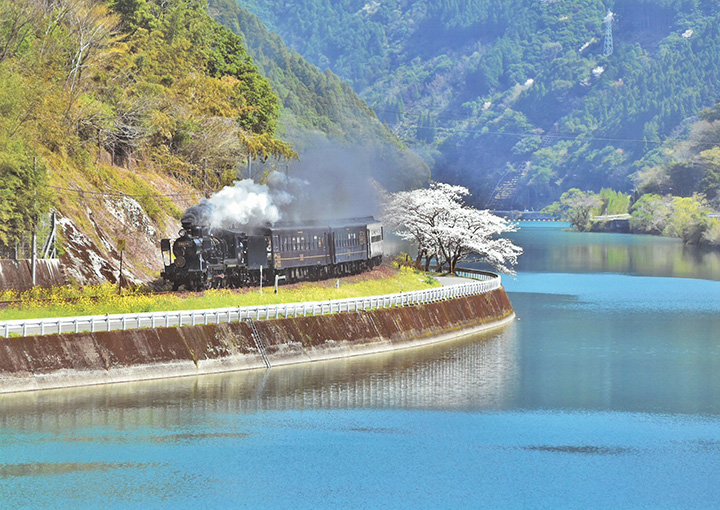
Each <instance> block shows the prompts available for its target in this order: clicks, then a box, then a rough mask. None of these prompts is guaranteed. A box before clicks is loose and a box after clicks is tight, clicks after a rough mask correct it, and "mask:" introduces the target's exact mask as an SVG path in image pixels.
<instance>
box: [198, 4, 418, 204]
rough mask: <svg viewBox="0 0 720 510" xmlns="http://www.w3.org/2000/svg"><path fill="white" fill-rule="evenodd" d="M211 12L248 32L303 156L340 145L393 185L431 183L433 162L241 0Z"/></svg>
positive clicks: (288, 133)
mask: <svg viewBox="0 0 720 510" xmlns="http://www.w3.org/2000/svg"><path fill="white" fill-rule="evenodd" d="M209 13H210V14H211V15H212V16H213V17H214V18H215V19H216V20H217V21H219V22H220V23H222V24H223V25H225V26H227V27H229V28H231V29H232V30H233V31H234V32H235V33H237V34H240V35H242V36H243V38H244V40H245V42H246V45H247V48H248V52H249V53H250V54H251V55H252V57H253V60H254V62H255V63H256V64H257V66H258V68H259V69H260V72H261V73H262V74H263V76H266V77H267V78H268V80H270V82H271V83H272V87H273V90H274V91H275V93H276V94H277V95H278V97H279V98H280V100H281V102H282V105H283V110H282V113H281V116H280V125H281V130H282V132H283V136H284V137H285V138H286V139H287V140H288V141H290V142H291V143H292V145H293V147H295V149H296V150H297V151H298V153H299V154H300V159H301V160H302V159H303V153H304V152H305V151H306V150H314V151H318V152H322V149H321V148H318V147H326V148H328V149H329V152H335V151H333V148H336V149H339V151H338V152H337V154H345V155H346V158H347V159H362V160H365V162H364V163H363V165H365V166H366V167H367V168H365V169H359V171H369V172H370V173H372V175H373V177H374V178H375V179H377V180H378V181H380V182H381V183H382V184H383V185H385V186H387V187H389V188H390V189H393V190H398V189H407V188H411V187H416V186H420V185H422V184H425V183H427V181H428V179H429V174H430V171H429V168H428V166H427V164H426V163H424V162H423V161H422V160H421V159H419V158H418V157H417V156H415V155H414V153H413V152H411V151H408V150H407V148H406V147H405V146H404V145H402V144H401V143H400V142H399V140H398V139H397V137H396V136H395V135H394V134H393V133H392V132H391V131H390V130H389V129H388V128H387V126H385V125H384V124H382V123H381V122H380V121H379V120H378V119H377V117H376V115H375V112H374V111H373V110H371V109H370V108H368V106H367V104H366V103H365V101H363V100H362V99H360V98H359V97H358V96H357V94H356V93H355V92H354V91H353V90H352V89H351V88H350V86H349V85H348V84H347V83H346V82H344V81H342V80H341V79H340V78H338V77H337V76H336V75H335V74H334V73H332V72H331V71H329V70H325V71H324V72H321V71H320V70H318V68H317V67H316V66H314V65H312V64H310V63H308V62H307V60H305V59H304V58H303V57H302V56H300V54H298V53H297V52H295V51H292V50H289V49H288V48H287V47H286V46H285V44H284V43H283V41H282V40H281V39H280V37H278V36H277V35H275V34H273V33H271V32H270V31H269V30H268V29H267V27H265V25H263V24H262V22H260V20H259V19H258V18H257V17H256V16H255V15H253V14H251V13H250V12H248V11H246V10H245V9H241V8H239V7H238V4H237V3H236V2H235V0H210V9H209ZM342 148H345V150H343V149H342ZM336 157H339V156H336ZM336 164H337V165H338V166H341V165H342V164H343V162H342V161H338V162H337V163H336ZM345 164H347V162H345Z"/></svg>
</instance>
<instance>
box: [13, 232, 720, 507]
mask: <svg viewBox="0 0 720 510" xmlns="http://www.w3.org/2000/svg"><path fill="white" fill-rule="evenodd" d="M522 227H523V228H522V230H521V231H520V232H518V233H516V234H514V236H513V237H514V240H515V242H516V243H517V244H519V245H521V246H523V247H524V249H525V254H524V255H523V256H522V257H521V262H520V265H519V267H518V274H517V276H516V277H515V278H512V277H508V276H504V277H503V282H504V285H505V287H506V289H507V291H508V294H509V296H510V299H511V301H512V303H513V305H514V307H515V310H516V313H517V320H516V321H514V322H513V323H512V324H511V325H509V326H508V327H506V328H505V329H503V330H500V331H495V332H492V333H489V334H485V335H482V336H478V337H475V338H469V339H463V340H459V341H456V342H451V343H447V344H443V345H440V346H432V347H427V348H419V349H413V350H408V351H401V352H396V353H390V354H383V355H377V356H371V357H365V358H357V359H352V360H338V361H330V362H322V363H315V364H309V365H299V366H293V367H283V368H273V369H271V370H269V371H253V372H245V373H235V374H225V375H220V376H206V377H197V378H184V379H174V380H165V381H155V382H147V383H137V384H122V385H113V386H105V387H94V388H82V389H73V390H57V391H44V392H37V393H27V394H16V395H6V396H0V508H2V509H7V508H75V509H79V508H143V509H144V508H172V509H176V508H248V509H264V508H273V509H276V508H292V509H318V508H330V509H355V508H357V509H360V508H363V509H364V508H367V509H382V508H403V509H405V508H407V509H458V508H720V482H718V480H720V313H719V312H720V257H719V256H718V252H712V251H703V250H698V249H693V248H687V247H683V246H682V244H680V243H679V242H677V241H674V240H668V239H661V238H654V237H647V236H629V235H622V234H579V233H574V232H566V231H564V230H563V228H564V225H562V224H557V223H546V224H543V223H526V224H523V225H522Z"/></svg>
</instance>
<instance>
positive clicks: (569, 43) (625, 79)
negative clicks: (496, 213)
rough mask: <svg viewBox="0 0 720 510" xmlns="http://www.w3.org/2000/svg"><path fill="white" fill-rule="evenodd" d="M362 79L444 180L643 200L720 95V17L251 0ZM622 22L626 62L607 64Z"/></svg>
mask: <svg viewBox="0 0 720 510" xmlns="http://www.w3.org/2000/svg"><path fill="white" fill-rule="evenodd" d="M239 3H240V4H241V5H242V6H243V7H246V8H247V9H249V10H250V11H252V12H254V13H255V14H257V15H258V16H259V17H260V18H261V19H262V20H263V22H265V23H267V24H268V26H270V27H271V28H272V29H274V30H276V31H277V32H278V33H279V34H280V36H281V37H282V38H283V40H285V41H286V42H287V43H288V44H289V45H290V46H291V47H292V48H294V49H296V50H297V51H298V52H300V53H301V54H302V55H303V56H305V57H306V58H308V60H310V61H311V62H312V63H314V64H316V65H318V66H320V67H323V68H324V67H328V68H330V69H331V70H332V71H333V72H335V73H337V74H338V75H339V76H340V77H341V78H342V79H345V80H348V82H349V83H351V84H352V85H353V87H354V89H355V90H356V91H357V92H358V93H359V95H360V96H361V97H362V98H364V99H365V100H367V101H368V103H369V104H370V105H371V106H372V107H373V108H374V109H375V111H376V112H377V113H378V116H379V117H380V118H381V119H382V120H383V121H384V122H387V123H388V125H389V126H390V127H391V128H392V129H393V131H394V132H395V133H397V134H398V135H399V136H400V138H401V139H402V140H403V141H405V142H406V143H408V144H409V145H411V146H412V147H413V148H415V149H416V150H417V151H418V152H419V153H421V154H425V155H427V156H428V159H429V160H431V161H432V165H433V166H432V170H433V177H434V178H436V179H439V180H449V181H452V182H461V183H464V184H466V185H470V186H471V188H472V189H473V193H474V194H475V196H476V199H477V200H478V202H480V203H481V204H491V203H492V201H493V200H492V198H493V189H494V188H495V186H496V185H497V184H498V183H500V182H502V181H510V180H515V181H516V183H517V184H516V187H515V190H514V195H513V197H512V200H509V201H508V202H509V203H510V205H514V206H517V207H530V206H540V205H543V204H545V203H548V202H549V201H551V199H553V198H555V197H557V196H558V195H559V193H561V192H562V191H563V190H566V189H568V188H571V187H582V188H586V189H599V188H600V187H602V186H613V187H615V188H618V189H624V190H630V189H631V188H632V187H633V186H634V180H633V175H634V174H635V173H636V172H637V170H638V168H639V166H638V164H637V163H638V161H640V160H641V158H643V157H644V156H645V155H646V154H647V153H648V152H649V151H651V150H652V149H654V148H655V147H656V146H657V145H658V144H659V143H661V142H662V141H663V140H665V139H666V138H667V137H668V136H670V135H671V134H672V133H673V130H674V129H675V128H676V127H677V126H678V125H679V124H680V123H681V122H683V121H684V119H686V118H688V117H691V116H693V115H695V114H696V113H697V112H698V111H699V110H700V109H702V108H703V107H707V106H710V105H712V104H714V103H715V101H716V99H717V98H718V96H720V28H718V27H720V9H719V8H718V7H717V5H716V4H714V3H710V2H700V1H696V0H687V1H686V0H661V1H659V2H658V1H652V2H651V1H648V0H616V1H615V2H603V1H600V0H543V1H530V0H467V1H464V2H458V1H455V0H443V1H441V2H436V1H430V0H415V1H410V0H389V1H384V2H380V1H365V0H338V1H333V2H330V1H328V0H295V1H292V2H261V1H260V0H239ZM608 8H610V9H612V11H613V12H614V13H615V16H614V24H613V40H614V48H613V49H614V52H613V53H612V54H611V55H607V56H606V55H604V38H605V25H604V24H603V20H604V19H605V17H606V15H607V12H608Z"/></svg>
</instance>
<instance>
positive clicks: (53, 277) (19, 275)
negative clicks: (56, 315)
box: [0, 259, 66, 292]
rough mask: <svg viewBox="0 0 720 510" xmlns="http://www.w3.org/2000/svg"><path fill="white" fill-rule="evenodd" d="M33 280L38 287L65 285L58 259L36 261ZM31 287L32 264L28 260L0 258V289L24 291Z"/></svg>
mask: <svg viewBox="0 0 720 510" xmlns="http://www.w3.org/2000/svg"><path fill="white" fill-rule="evenodd" d="M36 264H37V265H36V266H35V281H36V283H37V285H38V286H40V287H56V286H60V285H65V284H66V281H65V275H64V273H63V270H62V266H61V264H60V261H59V260H58V259H50V260H47V259H40V260H38V261H36ZM32 288H33V281H32V264H31V262H30V261H29V260H6V259H2V260H0V290H14V291H17V292H24V291H26V290H29V289H32Z"/></svg>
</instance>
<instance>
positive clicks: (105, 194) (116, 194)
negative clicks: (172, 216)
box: [48, 186, 202, 198]
mask: <svg viewBox="0 0 720 510" xmlns="http://www.w3.org/2000/svg"><path fill="white" fill-rule="evenodd" d="M48 188H52V189H56V190H59V191H69V192H71V193H77V194H78V195H96V196H103V197H127V198H170V197H197V196H198V195H202V192H200V191H197V192H195V193H167V194H162V193H156V194H147V195H128V194H127V193H120V192H114V193H108V192H103V191H87V190H83V189H76V188H63V187H60V186H48Z"/></svg>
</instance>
